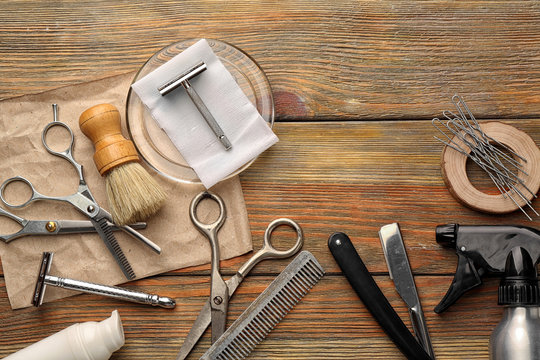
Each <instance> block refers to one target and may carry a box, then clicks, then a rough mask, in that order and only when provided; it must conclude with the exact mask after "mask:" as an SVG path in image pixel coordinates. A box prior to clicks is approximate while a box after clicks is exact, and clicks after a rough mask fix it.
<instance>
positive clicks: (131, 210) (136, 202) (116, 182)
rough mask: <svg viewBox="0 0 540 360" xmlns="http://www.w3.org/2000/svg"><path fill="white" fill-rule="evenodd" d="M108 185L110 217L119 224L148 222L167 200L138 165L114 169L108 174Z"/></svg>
mask: <svg viewBox="0 0 540 360" xmlns="http://www.w3.org/2000/svg"><path fill="white" fill-rule="evenodd" d="M105 182H106V188H107V197H108V198H109V206H110V208H111V214H112V217H113V221H114V222H115V223H116V224H117V225H127V224H132V223H135V222H137V221H145V220H147V219H148V218H149V217H150V216H152V215H154V214H155V213H156V212H157V211H158V210H159V209H160V208H161V205H163V202H164V201H165V193H164V192H163V190H162V189H161V187H160V186H159V184H158V183H157V182H156V181H155V180H154V179H153V178H152V177H151V176H150V174H148V172H147V171H146V170H145V169H144V168H143V167H142V166H141V165H140V164H139V163H137V162H129V163H125V164H122V165H119V166H117V167H115V168H114V169H112V170H111V171H109V172H108V173H107V177H106V181H105Z"/></svg>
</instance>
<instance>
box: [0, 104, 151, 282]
mask: <svg viewBox="0 0 540 360" xmlns="http://www.w3.org/2000/svg"><path fill="white" fill-rule="evenodd" d="M53 110H54V121H52V122H50V123H48V124H47V125H45V128H44V129H43V131H42V133H41V142H42V143H43V146H44V147H45V149H46V150H47V151H48V152H49V153H50V154H52V155H54V156H58V157H61V158H62V159H65V160H67V161H68V162H69V163H70V164H71V165H73V167H74V168H75V170H76V171H77V174H78V176H79V186H78V189H77V192H75V193H73V194H71V195H67V196H46V195H43V194H40V193H39V192H37V190H36V189H35V188H34V186H33V185H32V183H31V182H30V181H28V180H27V179H26V178H24V177H22V176H15V177H12V178H10V179H7V180H6V181H4V183H3V184H2V185H1V186H0V199H1V200H2V202H3V203H4V204H5V205H6V206H8V207H10V208H23V207H25V206H27V205H28V204H30V203H32V202H34V201H39V200H52V201H60V202H66V203H69V204H71V205H72V206H73V207H75V208H76V209H77V210H79V211H80V212H82V213H83V214H84V215H86V216H87V217H88V218H89V219H90V222H91V223H92V224H93V225H94V228H95V229H96V231H97V233H98V234H99V236H100V237H101V239H102V240H103V241H104V242H105V245H106V246H107V248H108V249H109V251H110V252H111V254H112V255H113V256H114V259H115V260H116V262H117V263H118V265H119V266H120V268H121V269H122V272H123V273H124V275H125V276H126V278H128V279H130V280H131V279H134V278H135V273H134V271H133V269H132V268H131V265H130V264H129V262H128V261H127V259H126V257H125V255H124V253H123V251H122V249H121V248H120V245H118V242H117V241H116V238H115V236H114V234H113V232H112V228H111V224H113V223H114V222H113V220H112V216H111V214H110V213H108V212H107V211H106V210H104V209H103V208H101V207H100V206H99V205H98V203H97V202H96V200H95V199H94V197H93V196H92V193H91V192H90V189H89V188H88V185H87V184H86V181H85V180H84V175H83V167H82V165H81V164H79V163H77V162H76V161H75V159H74V158H73V144H74V136H73V132H72V131H71V129H70V128H69V126H68V125H67V124H65V123H63V122H60V121H58V120H57V114H56V106H55V105H53ZM55 126H60V127H63V128H64V129H66V130H67V131H68V132H69V134H70V136H71V140H70V143H69V144H68V146H67V148H66V149H65V150H63V151H55V150H53V149H51V148H50V147H49V145H48V144H47V140H46V138H47V133H48V132H49V130H50V129H52V128H53V127H55ZM15 182H19V183H23V184H25V185H26V186H28V187H29V188H30V190H31V195H30V198H29V199H27V200H26V201H24V202H22V203H20V204H11V203H9V202H8V201H7V200H6V198H5V193H6V188H7V186H8V185H9V184H12V183H15ZM119 228H120V229H121V230H122V231H124V232H126V233H127V234H129V235H130V236H131V237H133V238H135V239H137V240H139V241H142V242H143V243H144V244H146V245H147V246H149V247H150V248H151V249H152V250H154V251H155V252H157V253H158V254H159V253H161V248H160V247H159V246H157V245H156V244H154V243H153V242H152V241H150V240H149V239H147V238H146V237H145V236H144V235H142V234H140V233H139V232H137V231H135V230H134V229H133V228H131V227H130V226H119Z"/></svg>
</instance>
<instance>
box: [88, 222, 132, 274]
mask: <svg viewBox="0 0 540 360" xmlns="http://www.w3.org/2000/svg"><path fill="white" fill-rule="evenodd" d="M97 223H98V226H99V228H100V230H101V231H102V233H103V235H105V238H103V236H102V239H103V241H104V242H105V245H107V248H108V249H109V251H110V252H111V254H112V255H113V257H114V259H115V260H116V262H117V263H118V265H119V266H120V269H122V272H123V273H124V275H125V276H126V277H127V278H128V279H129V280H133V279H135V277H136V276H135V272H134V271H133V269H132V268H131V265H130V264H129V261H128V260H127V259H126V256H125V255H124V252H123V251H122V248H121V247H120V245H118V241H116V238H115V237H114V234H113V232H112V230H111V227H110V226H109V224H108V223H107V219H105V218H102V219H100V220H99V221H97ZM98 232H99V230H98ZM102 233H100V235H101V234H102Z"/></svg>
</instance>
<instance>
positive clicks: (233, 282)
mask: <svg viewBox="0 0 540 360" xmlns="http://www.w3.org/2000/svg"><path fill="white" fill-rule="evenodd" d="M242 280H244V277H243V276H242V275H240V274H239V273H236V274H235V275H234V276H233V277H232V278H230V279H229V280H226V281H225V284H227V289H229V291H228V296H229V299H230V298H231V297H232V296H233V294H234V292H235V291H236V289H237V288H238V286H239V285H240V283H241V282H242ZM211 322H212V308H211V306H210V299H208V300H207V301H206V302H205V303H204V306H203V307H202V309H201V312H200V313H199V315H198V316H197V319H196V320H195V322H194V323H193V326H192V327H191V329H190V330H189V333H188V335H187V336H186V339H185V340H184V343H183V344H182V347H181V348H180V351H179V352H178V355H177V356H176V360H184V359H185V358H187V357H188V355H189V353H190V352H191V350H193V348H194V347H195V345H196V344H197V342H198V341H199V339H200V338H201V336H202V335H203V334H204V332H205V331H206V329H207V328H208V325H210V323H211ZM213 333H214V331H213V330H212V334H213ZM212 342H213V341H212Z"/></svg>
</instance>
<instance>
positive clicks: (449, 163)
mask: <svg viewBox="0 0 540 360" xmlns="http://www.w3.org/2000/svg"><path fill="white" fill-rule="evenodd" d="M481 128H482V131H484V133H486V134H487V135H489V136H490V137H492V138H493V139H495V140H497V141H498V142H500V143H501V144H504V145H506V146H508V147H509V148H511V149H512V151H514V152H515V153H516V154H519V155H520V156H522V157H523V158H524V159H526V160H527V162H524V161H522V160H520V159H515V160H517V161H519V162H520V163H521V164H522V166H523V168H522V169H523V171H525V172H526V173H527V174H528V175H525V174H523V173H521V172H520V176H519V177H520V178H521V179H522V180H523V183H524V184H525V185H526V186H527V188H528V189H529V190H530V191H531V192H532V193H534V194H536V193H537V192H538V190H539V189H540V150H539V149H538V147H537V146H536V144H535V142H534V140H533V139H532V138H531V137H530V136H529V135H527V134H526V133H524V132H523V131H521V130H518V129H516V128H515V127H513V126H510V125H506V124H503V123H500V122H490V123H486V124H482V125H481ZM453 141H454V142H455V143H457V144H459V145H460V146H461V147H462V148H463V149H467V148H468V147H467V146H466V145H465V144H464V143H463V142H462V141H461V140H459V139H458V138H457V137H454V139H453ZM466 164H467V156H466V155H464V154H462V153H460V152H458V151H456V150H454V149H452V148H451V147H449V146H445V148H444V150H443V152H442V156H441V168H442V173H443V179H444V182H445V183H446V186H447V187H448V190H449V191H450V193H451V194H452V195H453V196H454V197H455V198H456V199H457V200H458V201H459V202H461V203H462V204H464V205H466V206H468V207H470V208H472V209H474V210H478V211H482V212H486V213H490V214H506V213H509V212H512V211H515V210H517V209H519V206H521V207H523V206H526V201H525V200H523V199H521V197H519V196H518V195H517V194H516V195H515V196H513V197H514V200H516V202H517V205H516V203H514V201H512V199H510V198H509V197H506V198H505V197H504V196H503V195H502V194H498V195H489V194H486V193H483V192H481V191H479V190H478V189H476V188H475V187H474V186H473V185H472V184H471V182H470V181H469V178H468V176H467V169H466ZM516 188H517V189H518V190H519V191H521V193H522V194H523V196H524V197H525V198H527V199H528V200H529V201H530V200H532V198H533V197H534V196H533V194H531V193H530V192H529V191H528V190H527V189H525V187H524V186H523V185H521V184H519V185H517V186H516ZM518 205H519V206H518Z"/></svg>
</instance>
